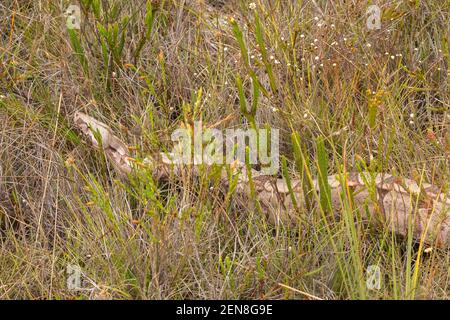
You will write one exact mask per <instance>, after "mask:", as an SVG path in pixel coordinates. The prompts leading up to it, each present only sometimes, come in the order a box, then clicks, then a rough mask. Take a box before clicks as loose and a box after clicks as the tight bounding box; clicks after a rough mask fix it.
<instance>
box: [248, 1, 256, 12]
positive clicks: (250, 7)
mask: <svg viewBox="0 0 450 320" xmlns="http://www.w3.org/2000/svg"><path fill="white" fill-rule="evenodd" d="M248 8H249V9H250V10H255V9H256V3H254V2H250V3H249V5H248Z"/></svg>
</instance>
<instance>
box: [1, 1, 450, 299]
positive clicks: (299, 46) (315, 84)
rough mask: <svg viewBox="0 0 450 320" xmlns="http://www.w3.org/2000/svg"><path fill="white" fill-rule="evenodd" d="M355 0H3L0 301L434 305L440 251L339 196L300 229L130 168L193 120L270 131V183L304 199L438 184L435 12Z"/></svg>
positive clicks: (444, 172) (444, 255) (443, 28)
mask: <svg viewBox="0 0 450 320" xmlns="http://www.w3.org/2000/svg"><path fill="white" fill-rule="evenodd" d="M371 4H372V3H371V1H368V2H365V1H344V0H336V1H310V0H304V1H302V0H295V1H294V0H293V1H282V0H258V1H254V2H250V1H242V0H230V1H221V0H203V1H201V0H180V1H178V0H156V1H155V0H152V1H150V0H131V1H129V0H113V1H102V0H72V1H51V0H20V1H18V0H3V1H2V2H1V3H0V121H1V123H2V124H1V126H0V298H2V299H12V298H27V299H94V298H97V299H98V298H115V299H182V298H189V299H424V298H431V299H448V298H450V281H449V280H450V267H449V265H450V263H449V262H450V251H449V250H448V248H445V247H444V248H441V247H437V246H435V245H433V243H426V244H425V243H423V242H422V243H418V242H417V241H415V240H414V239H413V237H412V236H411V234H408V235H406V236H403V237H400V236H398V235H396V234H395V233H393V232H391V230H390V229H389V228H384V229H383V228H381V229H375V228H373V227H372V226H370V225H367V224H365V223H363V222H362V221H361V217H360V215H359V214H358V212H357V210H352V207H351V206H348V207H345V209H342V210H343V212H340V216H341V217H343V219H334V215H332V214H331V213H330V212H331V210H333V208H331V207H332V204H331V203H329V202H327V201H326V197H324V194H325V193H326V192H321V196H317V195H316V196H317V197H311V198H310V199H309V200H310V202H311V203H309V205H308V208H307V209H301V210H298V215H299V217H301V221H302V223H301V224H298V225H295V226H292V225H288V224H273V223H272V222H271V221H270V219H269V217H268V216H266V215H264V214H261V211H260V210H258V203H257V202H256V203H255V201H242V200H240V198H239V197H237V196H236V194H235V192H234V190H233V189H232V188H230V189H229V190H221V189H220V188H218V187H217V185H215V184H214V181H215V177H217V170H214V168H213V169H212V170H210V169H208V168H206V167H204V166H201V167H200V174H199V175H196V176H192V175H183V176H177V177H175V176H173V177H171V178H169V179H166V180H165V181H164V182H161V181H156V180H155V179H154V177H153V175H152V172H151V170H150V169H148V168H147V167H146V166H145V161H144V159H145V158H147V157H149V155H155V154H159V152H160V151H165V150H170V149H171V148H172V145H173V143H172V141H171V134H172V132H173V131H174V130H176V129H177V128H181V127H183V128H192V126H193V123H194V122H195V121H201V122H202V124H203V126H204V127H214V128H219V129H227V128H242V129H246V128H255V127H259V128H277V129H279V130H280V172H279V176H280V177H281V176H285V177H286V176H291V177H295V178H296V179H300V180H301V181H302V183H303V185H302V187H303V188H304V190H305V194H307V193H308V192H307V191H308V189H309V188H310V186H309V185H308V183H309V182H308V181H309V179H308V178H307V177H319V179H320V177H322V176H323V175H324V174H333V173H339V172H344V171H345V172H350V171H356V172H358V171H359V172H360V171H369V172H386V173H390V174H392V175H394V176H399V177H408V178H410V179H412V180H415V181H417V182H418V183H430V184H433V185H435V186H438V187H439V188H441V190H443V191H445V192H447V191H448V188H449V181H450V179H449V177H450V170H449V161H450V113H449V104H450V100H449V97H450V96H449V90H448V74H449V61H450V59H449V43H448V39H449V32H450V30H449V25H448V21H449V12H450V10H449V3H448V1H440V0H423V1H419V0H413V1H400V0H398V1H378V2H377V4H378V6H379V8H380V13H381V17H380V18H381V19H380V22H381V25H380V28H379V29H378V28H370V27H369V25H368V23H367V20H368V18H370V16H369V15H370V13H369V15H368V13H367V10H368V7H369V5H371ZM71 5H74V6H75V7H73V6H72V7H70V6H71ZM76 8H79V9H80V10H79V12H80V16H81V21H79V22H80V23H79V27H80V28H77V23H78V21H77V20H76V18H74V16H76V14H77V9H76ZM74 19H75V20H74ZM76 112H83V113H86V114H89V115H91V116H92V117H94V118H96V119H98V120H100V121H102V122H104V123H106V124H108V126H110V127H111V128H112V130H113V131H114V133H115V134H116V135H117V136H118V137H119V138H120V139H121V140H122V141H125V142H126V144H127V145H128V147H129V150H130V154H131V155H132V160H131V161H133V163H135V164H136V167H138V168H139V170H135V171H134V172H133V173H132V174H130V175H129V176H128V177H124V176H123V175H120V174H118V173H117V170H114V168H113V167H112V164H111V162H110V161H109V160H108V158H107V157H106V156H105V154H104V153H103V152H100V151H98V150H96V149H94V148H92V145H91V144H90V143H87V141H86V140H85V139H84V138H83V136H82V135H81V134H80V132H79V130H77V129H76V128H75V126H74V124H73V116H74V114H75V113H76ZM99 142H100V141H99ZM257 167H258V166H255V169H259V168H257ZM322 184H323V185H322V187H323V189H324V190H325V189H326V187H327V186H326V183H323V182H322ZM342 201H343V202H344V203H351V197H349V196H348V195H343V196H342ZM411 201H413V202H414V201H416V199H412V200H411ZM417 201H418V200H417ZM334 209H335V208H334ZM411 214H412V215H414V212H412V213H411ZM374 266H375V267H376V268H379V271H380V275H381V279H380V280H381V281H380V287H379V288H377V287H373V286H371V285H370V283H371V280H373V279H371V276H372V274H371V272H370V270H373V267H374ZM78 272H80V278H79V279H80V283H78V282H77V281H76V279H75V278H74V276H76V275H77V274H78ZM74 279H75V280H74ZM73 284H76V288H74V287H73Z"/></svg>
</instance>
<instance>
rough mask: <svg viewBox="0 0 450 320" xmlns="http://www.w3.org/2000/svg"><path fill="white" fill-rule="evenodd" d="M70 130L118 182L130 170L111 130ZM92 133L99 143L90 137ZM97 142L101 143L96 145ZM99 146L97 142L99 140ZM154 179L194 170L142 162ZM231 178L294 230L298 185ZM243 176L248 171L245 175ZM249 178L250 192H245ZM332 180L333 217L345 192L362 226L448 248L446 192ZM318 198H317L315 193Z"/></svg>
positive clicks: (392, 180)
mask: <svg viewBox="0 0 450 320" xmlns="http://www.w3.org/2000/svg"><path fill="white" fill-rule="evenodd" d="M74 122H75V125H76V127H77V128H78V129H80V130H81V132H82V133H83V134H84V135H85V136H86V138H87V139H88V140H89V142H90V143H91V144H92V145H93V146H94V147H96V148H100V147H101V148H102V149H103V151H104V152H105V154H106V156H107V158H108V159H109V160H110V161H111V163H112V164H113V166H114V168H115V169H116V170H117V172H118V173H119V174H121V175H122V176H126V175H127V174H129V173H131V172H132V170H133V159H132V158H130V157H129V151H128V147H127V145H126V144H125V143H124V142H122V141H121V140H120V139H119V138H117V137H116V136H115V135H114V134H113V132H112V130H111V128H110V127H109V126H107V125H106V124H104V123H103V122H100V121H98V120H96V119H94V118H92V117H90V116H88V115H86V114H84V113H81V112H78V113H76V114H75V117H74ZM94 132H97V134H98V135H99V136H100V137H97V138H96V136H95V134H94ZM98 138H101V143H99V142H98V140H97V139H98ZM99 140H100V139H99ZM147 164H148V165H150V166H151V167H152V170H153V175H154V177H155V178H156V179H163V178H168V177H169V175H171V173H172V174H173V175H171V176H179V174H180V173H181V170H192V171H193V172H194V173H197V174H198V171H197V170H198V169H197V167H195V166H188V167H186V166H181V165H170V164H167V163H166V162H165V161H161V159H159V160H155V159H150V158H148V159H147ZM231 169H232V174H233V173H234V174H237V173H239V175H238V177H237V184H236V193H237V194H239V195H243V196H247V197H249V196H251V195H254V196H255V197H256V199H257V200H258V202H259V204H260V207H261V209H262V211H264V212H265V213H266V214H267V215H268V216H269V218H270V219H271V221H272V222H273V223H276V224H277V223H289V224H295V223H297V222H298V221H299V212H298V208H301V207H305V204H306V201H305V199H304V196H303V195H304V192H303V190H302V188H301V185H302V183H301V181H300V180H297V179H291V191H290V190H289V187H288V184H287V182H286V180H285V179H277V178H275V177H271V176H265V175H262V174H261V173H260V172H259V171H256V170H254V169H248V168H247V167H246V166H245V165H244V164H241V163H237V162H236V163H234V164H233V165H232V166H231ZM247 170H251V172H248V171H247ZM250 173H251V177H252V185H253V188H250V181H249V176H250ZM343 178H344V175H340V174H335V175H331V176H328V184H329V186H330V190H331V192H330V195H331V199H330V200H331V203H332V207H333V208H334V209H335V214H336V215H340V214H342V212H343V210H342V207H343V204H342V203H343V201H342V199H343V197H342V193H343V192H350V191H351V194H352V197H349V198H350V199H352V201H351V204H350V207H351V208H352V210H354V209H358V211H359V212H360V214H361V217H362V219H363V220H365V221H370V222H373V223H375V224H377V225H379V224H380V222H381V223H384V225H385V226H388V227H389V228H391V229H392V230H394V231H395V232H396V233H398V234H400V235H407V234H408V229H409V226H411V229H412V235H413V237H414V239H416V240H418V241H419V240H423V241H424V242H425V243H428V244H430V245H436V246H438V247H445V248H448V247H450V191H449V190H443V189H442V188H438V187H436V186H433V185H430V184H427V183H422V184H420V185H419V184H418V183H417V182H416V181H414V180H411V179H406V178H401V177H395V176H393V175H391V174H387V173H378V174H372V173H368V172H361V173H348V174H347V175H345V179H343ZM228 179H229V171H226V170H223V172H222V176H221V180H222V181H221V182H222V184H223V185H227V184H228ZM312 187H313V191H314V190H315V191H317V192H318V191H319V189H320V188H319V183H318V181H317V180H313V181H312ZM316 195H317V193H316Z"/></svg>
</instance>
